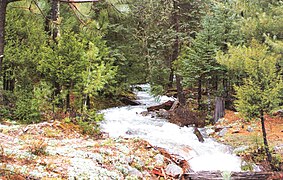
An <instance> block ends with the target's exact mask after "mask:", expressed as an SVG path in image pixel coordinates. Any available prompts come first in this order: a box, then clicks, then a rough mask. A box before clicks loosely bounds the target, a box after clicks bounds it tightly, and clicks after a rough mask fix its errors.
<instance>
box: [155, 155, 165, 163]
mask: <svg viewBox="0 0 283 180" xmlns="http://www.w3.org/2000/svg"><path fill="white" fill-rule="evenodd" d="M154 159H155V162H156V165H162V164H163V163H164V156H163V155H162V154H157V155H156V156H154Z"/></svg>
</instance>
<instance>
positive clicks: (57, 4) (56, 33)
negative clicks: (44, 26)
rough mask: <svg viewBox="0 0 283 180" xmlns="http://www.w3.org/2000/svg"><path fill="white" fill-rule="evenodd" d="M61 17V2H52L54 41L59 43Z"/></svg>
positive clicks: (56, 0)
mask: <svg viewBox="0 0 283 180" xmlns="http://www.w3.org/2000/svg"><path fill="white" fill-rule="evenodd" d="M59 15H60V1H59V0H52V4H51V20H52V22H51V24H52V28H51V29H52V39H53V41H54V42H57V37H58V36H59Z"/></svg>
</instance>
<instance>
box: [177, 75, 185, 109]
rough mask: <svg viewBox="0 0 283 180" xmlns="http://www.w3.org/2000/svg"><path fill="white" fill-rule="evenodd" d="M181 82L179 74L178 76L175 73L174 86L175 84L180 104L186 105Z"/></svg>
mask: <svg viewBox="0 0 283 180" xmlns="http://www.w3.org/2000/svg"><path fill="white" fill-rule="evenodd" d="M181 83H182V81H181V76H179V75H178V74H177V75H176V86H177V94H178V99H179V102H180V105H181V106H185V105H186V97H185V95H184V91H183V86H182V84H181Z"/></svg>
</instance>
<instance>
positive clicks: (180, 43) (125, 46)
mask: <svg viewBox="0 0 283 180" xmlns="http://www.w3.org/2000/svg"><path fill="white" fill-rule="evenodd" d="M282 3H283V2H282V1H280V0H269V1H260V0H249V1H248V0H155V1H152V0H142V1H140V0H139V1H137V0H125V1H117V0H100V1H93V2H89V1H87V2H85V1H78V3H70V2H68V1H64V0H62V1H56V0H54V1H45V0H38V1H35V0H31V1H30V0H27V1H15V2H14V1H13V0H12V1H7V0H1V5H0V8H1V13H0V14H1V15H0V16H1V17H0V19H1V20H0V22H1V23H0V26H1V27H0V30H1V38H0V39H1V41H0V44H1V48H0V49H1V51H0V52H1V53H0V54H1V57H0V58H1V62H0V63H1V77H2V78H1V80H0V84H1V88H0V92H1V93H0V95H1V107H0V117H1V118H10V119H18V120H21V121H24V122H26V123H31V122H38V121H42V120H46V119H50V118H58V119H60V118H62V116H64V115H62V113H63V114H66V113H67V114H73V115H74V116H76V114H80V116H84V114H85V115H86V116H87V117H90V116H92V117H93V116H94V117H93V118H94V119H99V118H100V117H97V116H96V115H94V114H95V113H93V109H95V107H98V106H99V103H100V101H101V98H102V97H103V98H108V99H112V100H113V99H117V98H118V97H119V96H121V95H123V94H125V92H127V91H129V90H130V87H131V85H133V84H138V83H147V82H148V83H150V84H151V86H152V92H153V93H154V94H155V95H159V94H163V93H165V92H167V91H168V90H170V89H172V88H177V92H178V98H179V101H180V103H181V104H187V103H192V104H195V106H194V107H197V109H199V110H203V111H205V112H207V116H208V119H210V118H211V117H212V116H213V114H212V113H211V111H212V109H213V103H214V98H215V97H221V98H225V104H226V108H231V109H234V108H237V110H239V111H241V112H242V113H243V114H244V115H246V116H247V117H250V118H252V117H255V116H257V117H259V116H260V115H262V114H263V113H266V112H271V111H272V110H274V109H276V108H277V109H278V108H280V105H282V95H281V94H282V72H281V70H282V68H281V66H282V56H281V55H282V53H283V42H282V40H283V34H282V33H283V31H282V29H283V22H282V21H283V17H282V16H283V4H282ZM4 29H5V43H4V41H3V38H4V33H3V32H4ZM3 50H4V51H3ZM2 52H4V54H3V55H2ZM184 89H185V90H184ZM188 89H189V91H188ZM184 94H185V96H184ZM204 95H205V96H204ZM60 114H61V115H60Z"/></svg>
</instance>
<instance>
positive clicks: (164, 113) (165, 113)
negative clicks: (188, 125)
mask: <svg viewBox="0 0 283 180" xmlns="http://www.w3.org/2000/svg"><path fill="white" fill-rule="evenodd" d="M157 114H158V116H159V117H161V118H164V119H169V117H170V114H169V112H168V111H167V110H165V109H159V111H158V112H157Z"/></svg>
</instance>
